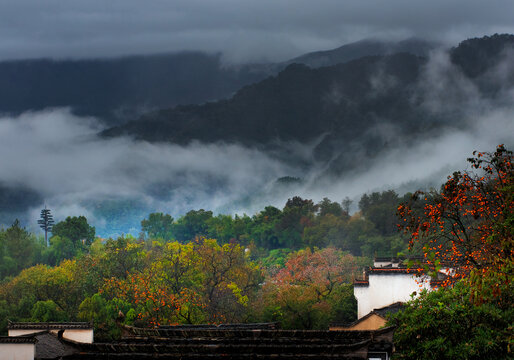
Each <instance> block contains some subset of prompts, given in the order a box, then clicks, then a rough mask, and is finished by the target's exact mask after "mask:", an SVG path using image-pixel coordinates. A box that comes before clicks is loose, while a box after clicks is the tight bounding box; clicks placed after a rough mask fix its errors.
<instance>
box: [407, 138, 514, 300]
mask: <svg viewBox="0 0 514 360" xmlns="http://www.w3.org/2000/svg"><path fill="white" fill-rule="evenodd" d="M473 155H474V157H473V158H469V159H468V161H469V162H470V163H471V167H472V169H473V171H472V172H455V173H454V174H453V175H452V176H450V177H448V180H447V182H446V183H445V184H444V187H443V188H442V190H441V191H440V192H431V193H423V192H420V191H418V192H416V193H415V194H414V195H413V198H412V201H410V202H409V203H404V204H401V205H400V206H399V207H398V215H399V216H400V218H401V223H400V224H399V227H400V229H402V230H403V231H405V232H406V233H407V234H409V236H410V243H409V248H410V249H412V248H414V247H415V246H417V245H421V246H422V252H423V253H424V256H425V260H426V262H427V263H429V264H431V265H432V266H433V267H434V268H436V269H438V268H441V267H445V266H449V267H451V268H452V269H453V271H452V272H451V273H450V275H451V276H450V277H449V278H448V280H446V281H445V282H444V283H443V285H449V284H451V283H453V282H454V281H456V280H459V279H463V278H464V279H466V281H468V284H469V285H470V286H471V287H472V290H473V291H472V294H473V298H474V300H475V301H477V302H483V301H485V300H487V299H496V300H499V299H500V295H501V294H502V293H503V294H504V295H508V294H512V285H511V284H512V271H513V264H514V262H513V257H514V247H513V241H512V234H513V224H514V217H513V208H514V205H513V189H514V187H513V186H514V185H513V179H514V175H513V166H512V152H511V151H508V150H507V149H505V147H504V146H503V145H500V146H498V147H497V149H496V151H495V152H494V153H481V152H474V153H473ZM420 202H421V204H420ZM508 297H510V296H508Z"/></svg>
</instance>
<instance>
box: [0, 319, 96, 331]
mask: <svg viewBox="0 0 514 360" xmlns="http://www.w3.org/2000/svg"><path fill="white" fill-rule="evenodd" d="M7 329H8V330H14V329H19V330H62V329H64V330H69V329H93V324H92V323H89V322H12V321H10V320H8V322H7Z"/></svg>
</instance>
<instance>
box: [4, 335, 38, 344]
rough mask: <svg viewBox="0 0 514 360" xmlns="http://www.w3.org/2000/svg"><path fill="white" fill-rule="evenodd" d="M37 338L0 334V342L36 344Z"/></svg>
mask: <svg viewBox="0 0 514 360" xmlns="http://www.w3.org/2000/svg"><path fill="white" fill-rule="evenodd" d="M36 342H37V340H36V339H35V338H33V337H25V336H0V344H35V343H36Z"/></svg>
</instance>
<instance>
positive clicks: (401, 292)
mask: <svg viewBox="0 0 514 360" xmlns="http://www.w3.org/2000/svg"><path fill="white" fill-rule="evenodd" d="M416 280H417V281H418V282H416ZM420 284H422V286H421V287H420ZM424 288H427V289H429V290H430V289H431V287H430V283H429V282H427V281H424V282H423V281H422V279H421V278H419V277H416V276H415V275H413V274H407V273H390V274H383V273H380V274H373V273H372V272H371V273H370V274H369V285H368V286H362V285H360V286H354V288H353V293H354V295H355V298H356V299H357V318H358V319H360V318H361V317H363V316H365V315H367V314H369V313H370V312H371V311H373V310H374V309H379V308H381V307H384V306H388V305H391V304H394V303H395V302H398V301H402V302H405V301H408V300H410V295H411V294H412V293H413V292H415V291H416V293H418V294H419V292H420V291H421V290H422V289H424Z"/></svg>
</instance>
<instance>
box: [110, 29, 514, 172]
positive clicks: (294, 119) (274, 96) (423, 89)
mask: <svg viewBox="0 0 514 360" xmlns="http://www.w3.org/2000/svg"><path fill="white" fill-rule="evenodd" d="M513 44H514V36H512V35H495V36H492V37H486V38H483V39H471V40H467V41H465V42H463V43H461V44H460V45H459V46H458V47H456V48H453V49H451V50H450V54H449V58H450V59H451V61H452V62H453V64H452V65H451V64H447V65H444V66H447V68H446V69H445V71H447V72H453V73H454V74H453V75H451V74H450V73H442V74H437V73H434V74H431V73H430V70H429V69H427V68H426V67H427V66H429V65H427V59H426V58H424V57H418V56H415V55H411V54H407V53H399V54H394V55H388V56H368V57H363V58H360V59H357V60H354V61H350V62H347V63H343V64H338V65H334V66H329V67H321V68H317V69H311V68H309V67H307V66H305V65H300V64H291V65H289V66H288V67H287V68H286V69H284V70H283V71H282V72H280V73H279V74H278V75H277V76H272V77H269V78H267V79H265V80H263V81H261V82H259V83H257V84H253V85H249V86H246V87H244V88H242V89H241V90H240V91H238V92H237V93H236V94H235V95H234V96H233V97H232V98H231V99H229V100H222V101H218V102H212V103H207V104H204V105H190V106H178V107H175V108H172V109H166V110H159V111H157V112H153V113H149V114H146V115H144V116H142V117H141V118H140V119H139V120H137V121H132V122H130V123H127V124H125V125H122V126H118V127H113V128H111V129H108V130H106V131H104V132H103V133H102V135H103V136H108V137H115V136H120V135H130V136H132V137H134V138H136V139H141V140H147V141H151V142H172V143H178V144H187V143H189V142H191V141H192V140H198V141H201V142H218V141H224V142H238V143H241V144H244V145H252V146H254V145H259V144H260V145H263V148H267V147H268V145H270V144H273V143H276V142H277V140H278V141H282V142H284V141H297V142H300V143H306V142H309V141H314V140H315V139H316V138H319V137H322V140H321V142H320V143H319V144H318V145H317V146H316V148H315V150H314V156H315V158H316V160H324V161H330V162H331V169H332V170H333V171H335V172H336V173H341V172H343V171H344V170H345V169H348V168H349V167H354V166H358V165H359V164H358V163H355V161H353V162H352V158H351V156H352V155H350V153H349V152H348V151H346V152H345V151H343V150H342V149H350V148H351V147H352V144H354V145H355V146H353V147H354V148H355V149H360V150H359V151H365V153H366V154H365V155H366V157H367V158H370V157H371V158H372V157H373V156H374V154H377V153H378V152H379V151H381V149H383V148H384V146H389V145H388V142H389V141H390V140H388V138H390V136H389V137H388V136H386V137H384V136H383V135H384V133H385V132H384V131H383V130H380V131H378V130H377V128H380V127H382V128H383V127H384V126H388V127H390V128H393V129H394V132H395V137H396V138H398V139H400V138H401V139H402V141H403V142H409V141H410V142H415V141H416V139H417V138H418V137H419V138H426V137H427V136H430V135H431V134H432V132H434V133H441V131H442V128H443V127H453V128H458V127H461V126H464V124H465V121H466V119H465V118H464V117H463V116H462V115H461V114H463V113H464V112H465V110H466V109H465V108H464V107H465V106H467V105H466V103H465V100H466V99H465V98H466V97H467V96H468V95H469V93H468V91H476V92H477V93H476V94H475V96H485V97H487V96H493V97H494V96H495V94H496V92H498V89H500V88H502V87H505V86H507V87H510V86H512V85H513V84H514V78H507V79H498V77H497V76H486V77H483V76H482V77H481V76H479V75H480V74H484V73H485V74H486V73H487V71H488V70H491V71H492V70H493V69H494V67H495V66H496V65H498V64H499V62H501V61H504V60H505V56H507V55H508V54H509V49H510V48H511V47H512V45H513ZM506 54H507V55H506ZM425 65H426V66H425ZM430 66H431V67H433V66H442V65H440V64H439V65H438V64H437V62H436V64H435V65H434V64H430ZM451 66H453V70H452V68H451ZM459 69H460V70H459ZM458 71H461V72H462V73H463V74H464V75H466V74H467V75H469V77H468V79H467V80H466V81H467V82H463V81H462V79H461V80H458V79H460V77H459V75H458ZM421 74H423V76H424V77H423V78H420V76H421ZM507 75H508V74H507ZM511 75H512V74H511ZM434 77H440V78H437V79H436V78H434ZM453 78H455V79H457V80H455V79H453ZM448 79H450V80H448ZM452 79H453V80H452ZM445 81H449V82H448V84H446V85H443V86H445V87H446V88H444V87H442V88H441V84H444V82H445ZM451 81H454V83H452V82H451ZM430 83H432V84H430ZM434 84H435V85H437V86H435V85H434ZM465 84H468V85H465ZM430 86H431V87H435V88H436V89H433V88H431V89H428V87H430ZM463 86H467V87H473V88H474V90H470V89H467V90H466V89H462V87H463ZM445 92H447V94H446V95H445ZM479 94H481V95H479ZM434 97H435V98H436V99H437V101H439V102H440V103H441V104H440V105H438V106H441V105H443V106H452V107H453V108H452V110H451V111H442V110H441V111H439V110H437V111H435V110H434V109H428V108H427V106H426V103H430V102H433V101H434V99H433V98H434ZM433 106H434V105H432V107H433ZM437 129H439V130H438V131H436V130H437ZM391 131H392V130H389V132H391ZM363 149H365V150H363ZM334 159H335V160H334Z"/></svg>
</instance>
